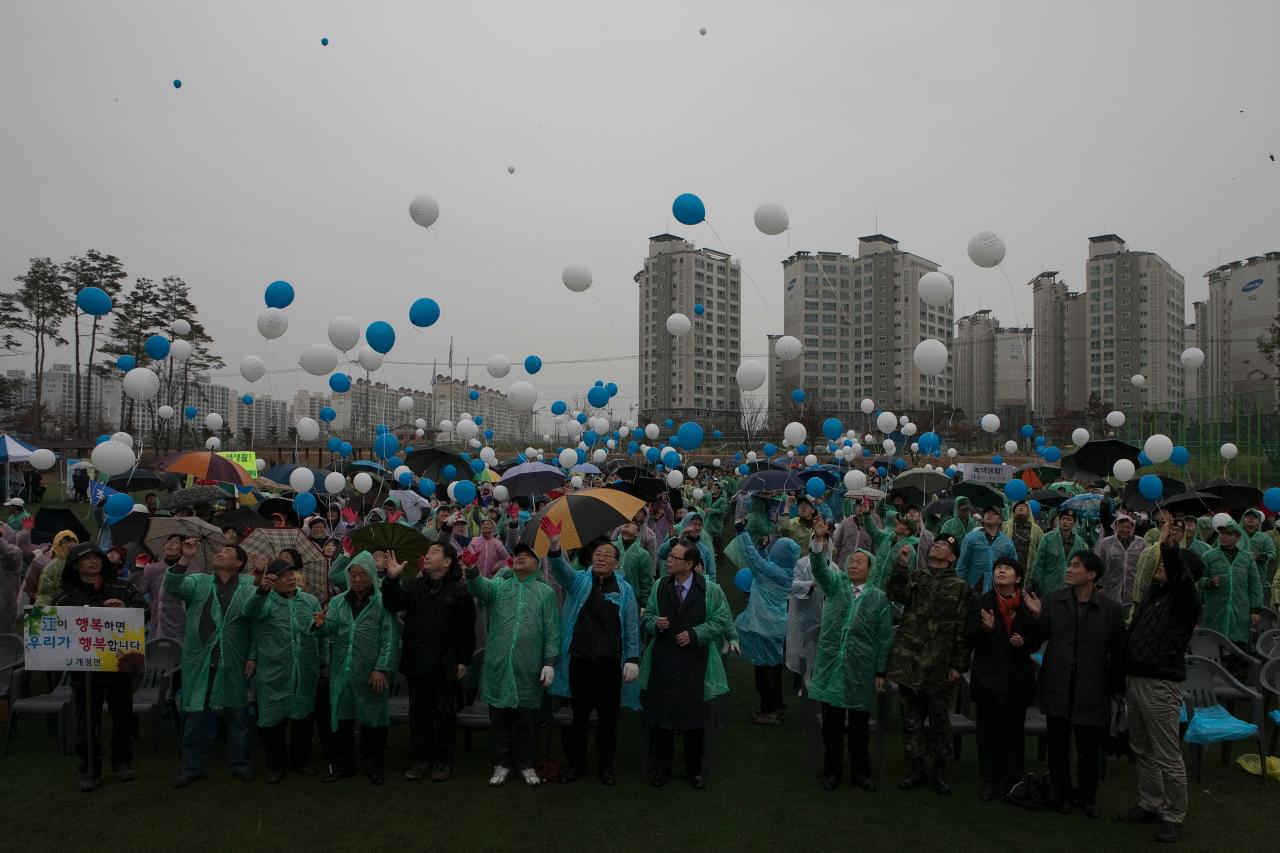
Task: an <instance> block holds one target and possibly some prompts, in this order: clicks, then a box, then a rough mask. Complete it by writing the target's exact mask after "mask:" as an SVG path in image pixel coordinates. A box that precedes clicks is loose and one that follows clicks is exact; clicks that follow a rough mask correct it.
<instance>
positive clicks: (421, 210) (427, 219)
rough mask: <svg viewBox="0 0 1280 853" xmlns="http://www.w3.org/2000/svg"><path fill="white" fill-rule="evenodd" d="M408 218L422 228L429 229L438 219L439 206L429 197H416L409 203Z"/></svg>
mask: <svg viewBox="0 0 1280 853" xmlns="http://www.w3.org/2000/svg"><path fill="white" fill-rule="evenodd" d="M409 218H410V219H412V220H413V221H414V223H415V224H417V225H421V226H422V227H423V228H430V227H431V226H432V225H435V224H436V220H437V219H439V218H440V205H439V203H438V202H437V201H436V200H435V199H434V198H432V197H431V196H429V195H420V196H416V197H414V199H413V201H411V202H409Z"/></svg>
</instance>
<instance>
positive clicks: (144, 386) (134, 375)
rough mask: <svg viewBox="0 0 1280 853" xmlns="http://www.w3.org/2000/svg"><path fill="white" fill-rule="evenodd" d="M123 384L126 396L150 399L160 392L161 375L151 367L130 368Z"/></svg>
mask: <svg viewBox="0 0 1280 853" xmlns="http://www.w3.org/2000/svg"><path fill="white" fill-rule="evenodd" d="M122 384H123V385H124V393H125V396H126V397H128V398H129V399H131V400H150V399H151V398H152V397H154V396H155V395H157V394H159V393H160V377H159V376H156V374H155V371H153V370H152V369H151V368H149V367H135V368H134V369H133V370H130V371H129V372H128V373H126V374H125V375H124V379H123V380H122ZM94 467H97V466H94Z"/></svg>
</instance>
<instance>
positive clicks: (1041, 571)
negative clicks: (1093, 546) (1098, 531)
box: [1023, 527, 1090, 598]
mask: <svg viewBox="0 0 1280 853" xmlns="http://www.w3.org/2000/svg"><path fill="white" fill-rule="evenodd" d="M1071 534H1072V535H1071V546H1070V547H1067V546H1066V545H1065V544H1064V543H1063V541H1062V531H1061V530H1059V529H1058V528H1056V527H1055V528H1054V529H1053V530H1050V531H1049V532H1048V533H1046V534H1045V535H1044V536H1042V537H1040V546H1039V547H1038V548H1037V549H1036V558H1035V560H1033V561H1032V562H1031V569H1030V571H1029V572H1027V577H1026V580H1025V581H1024V583H1023V586H1024V587H1026V588H1027V589H1029V590H1031V591H1032V592H1034V593H1035V594H1036V595H1039V596H1040V597H1042V598H1043V597H1044V596H1046V595H1048V594H1049V593H1051V592H1057V591H1058V590H1060V589H1062V588H1063V587H1064V586H1066V585H1067V563H1069V562H1070V561H1071V556H1072V555H1073V554H1076V553H1077V552H1080V551H1088V550H1090V548H1089V543H1088V542H1086V541H1085V538H1084V536H1082V535H1081V533H1080V531H1079V529H1078V528H1077V529H1074V530H1072V531H1071Z"/></svg>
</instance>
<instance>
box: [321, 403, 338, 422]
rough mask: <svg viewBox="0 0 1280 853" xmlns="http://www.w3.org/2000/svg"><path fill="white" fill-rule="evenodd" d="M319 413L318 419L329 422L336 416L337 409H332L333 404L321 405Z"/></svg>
mask: <svg viewBox="0 0 1280 853" xmlns="http://www.w3.org/2000/svg"><path fill="white" fill-rule="evenodd" d="M319 414H320V420H322V421H324V422H325V423H330V422H331V421H333V420H334V419H335V418H337V417H338V413H337V411H335V410H334V408H333V406H324V407H322V408H321V409H320V412H319Z"/></svg>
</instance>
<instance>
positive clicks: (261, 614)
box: [244, 590, 320, 728]
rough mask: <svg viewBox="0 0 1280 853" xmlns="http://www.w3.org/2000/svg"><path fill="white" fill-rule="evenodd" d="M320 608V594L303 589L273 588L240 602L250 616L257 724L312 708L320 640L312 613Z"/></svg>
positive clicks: (294, 717)
mask: <svg viewBox="0 0 1280 853" xmlns="http://www.w3.org/2000/svg"><path fill="white" fill-rule="evenodd" d="M319 610H320V601H319V599H317V598H316V597H315V596H314V595H312V594H311V593H309V592H303V591H302V590H298V591H297V592H295V593H294V594H293V595H291V596H289V597H288V598H286V597H284V596H283V595H280V594H279V593H277V592H276V591H274V590H272V591H271V592H269V593H267V594H266V595H262V594H260V593H257V594H254V595H253V596H252V597H250V599H249V601H248V602H247V603H246V604H245V606H244V615H245V618H247V619H251V620H253V637H254V659H255V660H256V661H257V671H256V673H255V674H254V683H255V684H256V685H257V688H258V725H259V726H262V727H264V728H268V727H270V726H275V725H279V724H280V723H282V722H284V721H285V720H301V719H305V718H306V716H307V715H308V714H310V713H311V712H312V711H314V710H315V707H316V683H317V682H318V681H319V679H320V641H319V639H318V638H317V637H316V635H315V634H313V633H312V632H311V617H312V614H314V613H316V612H317V611H319Z"/></svg>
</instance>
